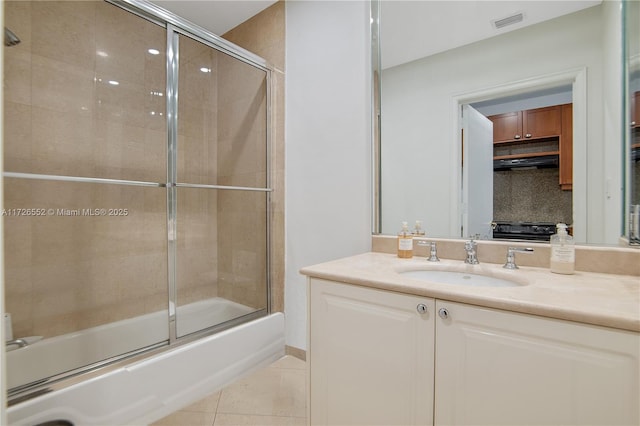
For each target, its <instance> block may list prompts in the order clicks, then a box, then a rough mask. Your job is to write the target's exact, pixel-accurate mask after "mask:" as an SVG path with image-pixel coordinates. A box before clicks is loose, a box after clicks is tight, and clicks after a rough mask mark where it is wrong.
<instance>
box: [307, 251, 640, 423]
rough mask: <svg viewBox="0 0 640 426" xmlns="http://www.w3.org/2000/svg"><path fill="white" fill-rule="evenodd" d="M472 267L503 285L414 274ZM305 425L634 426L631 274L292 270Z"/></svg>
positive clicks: (639, 319)
mask: <svg viewBox="0 0 640 426" xmlns="http://www.w3.org/2000/svg"><path fill="white" fill-rule="evenodd" d="M416 270H419V271H433V270H437V271H441V272H444V273H445V275H446V273H447V272H456V273H457V274H459V275H460V274H462V275H461V276H464V274H467V275H469V274H474V275H469V277H470V280H471V281H473V279H474V278H473V277H475V276H476V275H479V276H482V277H485V278H487V279H489V281H490V280H491V279H493V278H495V279H497V280H498V281H500V282H503V281H505V282H511V283H512V284H513V285H509V286H504V287H501V286H492V285H491V283H489V284H487V285H488V286H482V287H477V286H474V285H467V284H465V283H461V282H456V281H455V280H454V281H453V283H448V284H447V283H444V281H442V280H438V279H433V278H429V277H427V278H420V277H418V278H415V277H412V275H415V274H413V273H407V272H408V271H416ZM302 273H303V274H305V275H307V276H308V277H309V279H308V301H309V306H308V308H309V330H308V355H307V361H308V368H309V375H308V386H309V392H308V398H309V401H308V410H309V413H308V419H309V422H310V424H313V425H338V424H339V425H350V424H367V425H376V424H377V425H390V424H394V425H396V424H398V425H399V424H403V425H432V424H436V425H444V424H447V425H456V424H457V425H468V424H474V425H480V424H485V425H497V424H509V425H516V424H536V425H543V424H548V425H552V424H553V425H556V424H565V425H568V424H572V425H573V424H590V425H594V424H607V425H613V424H638V422H639V421H640V418H639V416H640V414H639V413H640V407H639V402H638V401H639V400H640V391H639V380H640V370H639V359H640V353H639V352H640V309H639V306H640V293H639V288H640V284H639V281H640V278H638V277H637V276H625V275H613V274H600V273H586V272H577V273H576V274H575V275H571V276H562V275H556V274H552V273H551V272H549V271H548V269H544V268H534V267H521V268H520V269H518V270H514V271H507V270H504V269H503V268H502V265H498V264H489V263H481V264H480V265H464V264H463V263H462V261H459V260H443V261H442V262H438V263H431V262H427V261H426V259H425V258H423V257H414V258H413V259H410V260H406V259H398V258H397V257H396V256H395V255H392V254H384V253H366V254H362V255H358V256H354V257H350V258H345V259H340V260H336V261H333V262H328V263H324V264H320V265H315V266H312V267H308V268H304V269H303V270H302Z"/></svg>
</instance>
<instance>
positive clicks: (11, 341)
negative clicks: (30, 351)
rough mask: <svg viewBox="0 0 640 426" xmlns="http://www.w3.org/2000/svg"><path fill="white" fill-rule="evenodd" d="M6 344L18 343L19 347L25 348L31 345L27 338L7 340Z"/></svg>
mask: <svg viewBox="0 0 640 426" xmlns="http://www.w3.org/2000/svg"><path fill="white" fill-rule="evenodd" d="M5 345H6V346H9V345H18V347H19V348H24V347H25V346H29V342H27V341H26V340H25V339H13V340H7V341H6V342H5Z"/></svg>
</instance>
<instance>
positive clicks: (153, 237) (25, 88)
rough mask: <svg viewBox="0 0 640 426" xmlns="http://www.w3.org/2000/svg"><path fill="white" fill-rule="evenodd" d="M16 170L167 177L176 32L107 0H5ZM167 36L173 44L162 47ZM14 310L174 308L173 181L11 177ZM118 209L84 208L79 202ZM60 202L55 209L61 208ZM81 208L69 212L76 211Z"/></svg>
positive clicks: (8, 223)
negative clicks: (169, 203) (81, 212)
mask: <svg viewBox="0 0 640 426" xmlns="http://www.w3.org/2000/svg"><path fill="white" fill-rule="evenodd" d="M5 24H6V25H7V26H8V27H9V28H11V30H12V31H14V32H15V33H16V34H17V35H18V37H20V39H21V40H22V42H21V43H20V44H19V45H17V46H14V47H12V48H10V49H6V50H5V61H4V64H5V81H4V87H5V92H4V94H5V114H6V115H5V121H4V123H5V126H4V141H5V145H4V148H5V150H4V156H5V157H4V160H5V164H4V168H5V171H8V172H25V173H41V174H52V175H66V176H85V177H100V178H109V179H127V180H142V181H151V182H163V181H165V180H166V159H165V158H166V154H165V152H166V148H165V145H166V142H165V141H166V137H165V132H166V131H165V128H166V123H165V117H164V115H160V114H159V113H158V114H151V112H152V111H157V112H159V111H164V104H165V99H164V98H162V99H160V98H161V97H160V96H154V95H151V94H150V93H152V92H158V91H161V92H164V88H165V86H166V84H165V78H166V77H165V74H166V73H165V66H164V63H165V58H164V55H163V54H162V52H163V51H164V50H165V43H166V36H165V31H164V30H163V29H162V28H161V27H159V26H156V25H154V24H151V23H148V22H143V21H141V20H140V19H139V18H137V17H135V16H133V15H131V14H129V13H126V12H123V11H122V10H120V9H118V8H116V7H114V6H112V5H109V4H107V3H103V2H95V1H82V2H80V1H79V2H46V3H40V2H39V3H38V4H36V3H34V2H27V1H7V2H5ZM151 47H154V48H156V49H158V50H159V51H160V52H161V53H160V54H159V55H151V54H148V53H146V52H147V49H149V48H151ZM4 190H5V208H7V209H44V212H45V214H46V215H44V216H35V217H34V216H30V217H28V216H14V215H9V216H5V217H4V219H5V254H6V257H5V274H6V277H5V292H6V298H5V300H6V312H9V313H11V314H12V319H13V326H14V335H15V336H16V337H20V336H30V335H42V336H47V337H50V336H53V335H57V334H62V333H67V332H71V331H75V330H78V329H83V328H86V327H90V326H95V325H99V324H103V323H107V322H111V321H116V320H119V319H124V318H128V317H131V316H136V315H141V314H143V313H146V312H152V311H157V310H161V309H166V304H167V302H166V301H167V286H166V282H167V272H166V271H167V255H166V213H165V212H166V195H165V194H166V192H165V191H166V190H165V189H164V188H153V187H134V186H122V185H103V184H93V183H72V182H55V181H44V180H26V179H12V178H8V179H5V188H4ZM103 208H104V209H127V212H126V214H125V213H124V211H119V210H116V211H114V213H115V214H120V215H117V216H78V215H74V212H73V211H74V210H76V209H103ZM49 210H51V211H52V212H51V213H49V212H48V211H49ZM65 212H68V213H69V215H66V214H65Z"/></svg>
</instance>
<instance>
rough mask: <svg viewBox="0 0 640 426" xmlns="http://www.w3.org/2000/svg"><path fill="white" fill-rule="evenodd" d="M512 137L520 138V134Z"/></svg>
mask: <svg viewBox="0 0 640 426" xmlns="http://www.w3.org/2000/svg"><path fill="white" fill-rule="evenodd" d="M513 138H514V139H520V138H521V136H520V135H515V136H514V137H513Z"/></svg>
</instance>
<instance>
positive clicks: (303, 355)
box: [284, 346, 307, 361]
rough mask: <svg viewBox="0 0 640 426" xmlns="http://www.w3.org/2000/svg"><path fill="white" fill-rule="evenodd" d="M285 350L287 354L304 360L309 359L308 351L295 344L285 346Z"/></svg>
mask: <svg viewBox="0 0 640 426" xmlns="http://www.w3.org/2000/svg"><path fill="white" fill-rule="evenodd" d="M284 351H285V353H286V354H287V355H291V356H293V357H296V358H298V359H300V360H302V361H306V360H307V351H305V350H304V349H299V348H294V347H293V346H285V348H284Z"/></svg>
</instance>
